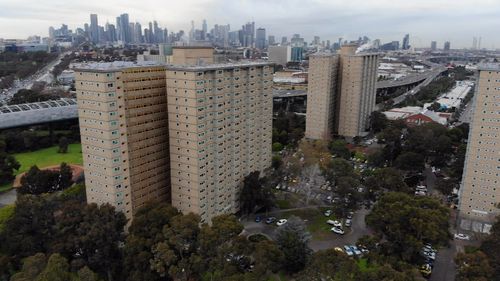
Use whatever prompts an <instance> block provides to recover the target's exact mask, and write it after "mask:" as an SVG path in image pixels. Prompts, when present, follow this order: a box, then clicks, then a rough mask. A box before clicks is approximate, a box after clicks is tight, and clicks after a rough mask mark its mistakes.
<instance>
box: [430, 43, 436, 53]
mask: <svg viewBox="0 0 500 281" xmlns="http://www.w3.org/2000/svg"><path fill="white" fill-rule="evenodd" d="M435 50H437V42H436V41H431V51H435Z"/></svg>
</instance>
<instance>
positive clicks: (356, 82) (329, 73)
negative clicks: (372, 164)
mask: <svg viewBox="0 0 500 281" xmlns="http://www.w3.org/2000/svg"><path fill="white" fill-rule="evenodd" d="M357 48H358V45H357V44H344V45H342V47H341V49H340V54H339V55H333V54H329V55H328V54H318V55H313V56H311V57H312V59H311V60H310V63H309V72H310V76H309V90H308V102H307V118H306V137H307V138H311V139H323V140H328V139H330V138H331V137H332V135H333V134H338V135H341V136H345V137H349V138H353V137H356V136H363V135H365V134H366V132H367V130H368V129H369V117H370V114H371V113H372V112H373V111H374V110H375V98H376V82H377V69H378V57H379V56H378V54H373V53H356V50H357Z"/></svg>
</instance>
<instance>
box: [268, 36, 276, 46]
mask: <svg viewBox="0 0 500 281" xmlns="http://www.w3.org/2000/svg"><path fill="white" fill-rule="evenodd" d="M267 44H268V45H269V46H271V45H274V44H276V39H275V37H274V35H269V36H268V37H267Z"/></svg>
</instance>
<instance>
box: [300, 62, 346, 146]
mask: <svg viewBox="0 0 500 281" xmlns="http://www.w3.org/2000/svg"><path fill="white" fill-rule="evenodd" d="M338 67H339V56H338V55H335V54H332V53H317V54H313V55H311V56H309V78H308V80H309V86H308V88H307V111H306V112H307V116H306V132H305V137H306V138H308V139H320V140H330V139H331V138H332V136H333V134H334V130H335V120H334V117H335V100H336V98H337V91H338V83H337V81H338Z"/></svg>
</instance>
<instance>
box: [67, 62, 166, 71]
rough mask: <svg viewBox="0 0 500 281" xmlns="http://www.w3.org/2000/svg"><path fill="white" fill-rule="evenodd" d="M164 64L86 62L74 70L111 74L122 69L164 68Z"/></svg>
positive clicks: (76, 66) (77, 65)
mask: <svg viewBox="0 0 500 281" xmlns="http://www.w3.org/2000/svg"><path fill="white" fill-rule="evenodd" d="M164 65H165V64H164V63H160V62H157V61H139V62H132V61H114V62H88V63H80V64H75V67H74V70H76V71H97V72H99V71H103V72H113V71H119V70H122V69H124V68H133V67H148V66H164Z"/></svg>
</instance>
